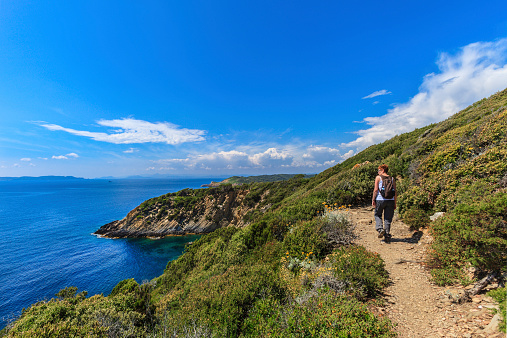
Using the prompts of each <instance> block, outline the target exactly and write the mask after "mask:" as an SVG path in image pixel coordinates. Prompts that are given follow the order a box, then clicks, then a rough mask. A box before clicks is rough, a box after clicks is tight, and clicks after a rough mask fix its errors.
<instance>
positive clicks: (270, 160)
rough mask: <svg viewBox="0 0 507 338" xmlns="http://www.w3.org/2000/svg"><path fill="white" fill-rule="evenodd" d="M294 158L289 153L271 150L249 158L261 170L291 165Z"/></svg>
mask: <svg viewBox="0 0 507 338" xmlns="http://www.w3.org/2000/svg"><path fill="white" fill-rule="evenodd" d="M293 158H294V156H293V155H291V154H289V152H288V151H284V150H280V151H279V150H277V149H276V148H269V149H268V150H266V151H265V152H263V153H257V154H254V155H252V156H250V157H249V160H250V162H252V163H253V164H254V165H256V166H259V167H261V168H266V167H268V168H271V167H276V166H283V165H291V164H292V160H293Z"/></svg>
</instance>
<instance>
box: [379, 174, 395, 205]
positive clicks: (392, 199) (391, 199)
mask: <svg viewBox="0 0 507 338" xmlns="http://www.w3.org/2000/svg"><path fill="white" fill-rule="evenodd" d="M381 189H382V176H380V181H379V182H378V192H377V198H376V200H377V201H394V197H393V198H384V197H382V194H381V193H380V190H381Z"/></svg>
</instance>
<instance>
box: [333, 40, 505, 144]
mask: <svg viewBox="0 0 507 338" xmlns="http://www.w3.org/2000/svg"><path fill="white" fill-rule="evenodd" d="M506 63H507V39H501V40H499V41H496V42H476V43H472V44H469V45H467V46H465V47H463V48H461V49H460V50H459V52H458V53H456V54H455V55H451V54H447V53H442V54H440V55H439V58H438V61H437V65H438V69H439V72H438V73H431V74H428V75H426V76H425V77H424V79H423V82H422V84H421V86H420V87H419V93H417V94H416V95H415V96H414V97H413V98H411V99H410V100H409V101H408V102H406V103H403V104H400V105H397V106H395V107H394V108H393V109H389V110H388V113H387V114H385V115H383V116H380V117H367V118H365V119H364V122H366V123H367V124H368V125H370V126H371V127H370V128H368V129H363V130H359V131H358V132H357V133H356V134H358V135H359V137H358V138H357V139H356V140H354V141H352V142H349V143H344V144H342V145H341V146H342V147H355V148H356V150H362V149H364V148H366V147H368V146H370V145H372V144H376V143H380V142H383V141H385V140H387V139H390V138H392V137H393V136H396V135H399V134H402V133H405V132H409V131H412V130H414V129H416V128H420V127H423V126H426V125H428V124H431V123H435V122H440V121H443V120H445V119H446V118H448V117H449V116H451V115H453V114H455V113H457V112H458V111H460V110H461V109H464V108H466V107H467V106H469V105H470V104H472V103H474V102H475V101H478V100H480V99H482V98H485V97H488V96H490V95H492V94H494V93H495V92H497V91H499V90H503V89H505V88H506V87H507V64H506ZM382 92H384V90H382V91H378V92H375V93H372V94H370V95H368V96H365V97H364V98H370V97H374V96H378V95H382V94H379V93H382Z"/></svg>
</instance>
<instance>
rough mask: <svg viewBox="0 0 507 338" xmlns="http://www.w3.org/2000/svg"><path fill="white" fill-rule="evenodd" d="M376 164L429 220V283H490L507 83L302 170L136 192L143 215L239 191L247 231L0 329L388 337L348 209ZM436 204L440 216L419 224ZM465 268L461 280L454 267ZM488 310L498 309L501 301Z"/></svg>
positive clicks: (503, 213) (372, 265)
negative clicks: (314, 170) (449, 112)
mask: <svg viewBox="0 0 507 338" xmlns="http://www.w3.org/2000/svg"><path fill="white" fill-rule="evenodd" d="M382 163H386V164H387V165H388V166H389V168H390V172H389V173H390V174H391V175H393V176H395V177H396V179H397V188H398V196H399V198H398V211H399V214H400V216H401V217H402V218H403V219H404V220H405V221H406V222H407V223H408V224H409V225H410V226H411V227H412V229H413V230H418V229H420V228H421V227H430V230H431V234H432V236H433V238H434V241H433V243H432V246H431V248H430V253H429V256H428V266H429V267H430V268H431V273H432V276H433V278H434V281H435V282H436V283H438V284H440V285H445V284H453V283H463V284H468V283H471V282H474V281H476V280H477V279H479V278H482V277H483V276H485V275H486V274H488V273H493V272H494V273H496V276H497V278H498V279H501V277H500V276H502V274H504V273H505V269H506V268H505V264H504V263H505V261H506V259H507V190H506V189H507V90H504V91H502V92H499V93H497V94H495V95H493V96H492V97H490V98H488V99H484V100H481V101H479V102H477V103H475V104H473V105H472V106H470V107H468V108H466V109H464V110H463V111H461V112H459V113H457V114H456V115H454V116H452V117H451V118H449V119H447V120H445V121H443V122H441V123H438V124H434V125H430V126H427V127H424V128H420V129H417V130H414V131H412V132H410V133H406V134H402V135H398V136H396V137H394V138H392V139H390V140H388V141H386V142H384V143H381V144H378V145H374V146H371V147H369V148H368V149H366V150H364V151H362V152H361V153H359V154H357V155H355V156H354V157H352V158H350V159H348V160H346V161H344V162H343V163H341V164H339V165H337V166H335V167H332V168H330V169H328V170H326V171H324V172H322V173H320V174H318V175H316V176H314V177H311V178H306V177H303V176H302V175H300V176H294V177H292V178H290V179H289V180H285V181H279V182H254V183H246V184H242V185H238V186H232V185H220V186H219V187H217V188H210V189H200V190H188V189H186V190H183V191H181V192H178V193H174V194H167V195H163V196H160V197H158V198H156V199H152V200H148V201H146V202H144V203H143V204H142V205H141V208H142V209H143V210H146V212H148V211H149V212H155V211H156V212H157V213H165V212H169V210H170V207H171V206H172V205H178V206H179V207H181V208H184V209H187V210H190V209H192V208H193V206H194V205H195V203H196V202H197V201H199V200H201V199H203V198H219V196H220V194H223V193H225V192H227V191H230V189H242V190H243V191H247V194H246V195H245V198H244V200H243V204H244V205H247V206H249V207H251V208H253V209H252V210H251V211H250V212H248V213H247V215H246V216H245V218H246V219H247V221H248V225H247V226H245V227H242V228H235V227H225V228H221V229H218V230H216V231H214V232H213V233H211V234H208V235H205V236H202V237H201V238H200V239H199V240H197V241H196V242H194V243H193V244H192V245H190V246H188V247H187V248H186V250H185V253H184V254H183V255H182V256H181V257H179V258H178V259H177V260H175V261H172V262H169V264H168V265H167V267H166V269H165V272H164V273H163V274H162V275H161V276H160V277H158V278H156V279H155V280H153V281H152V282H150V283H149V284H144V285H138V284H137V283H135V282H134V281H132V280H127V281H123V282H120V284H118V286H117V287H116V288H115V289H114V290H113V292H112V293H111V295H109V296H107V297H103V296H102V295H96V296H92V297H90V298H86V297H85V295H84V294H83V293H80V294H76V293H75V290H74V289H70V290H67V291H62V293H61V294H60V295H59V296H58V298H55V299H52V300H50V301H45V302H40V303H37V304H34V305H33V306H32V307H30V308H29V309H26V310H24V311H23V313H22V315H21V316H20V318H19V319H18V320H17V321H15V322H13V323H11V324H10V325H9V326H8V327H7V328H6V329H5V330H3V331H2V334H3V335H7V336H26V337H28V336H34V334H35V336H37V335H38V336H41V337H44V336H58V335H61V336H63V335H62V334H61V332H63V331H64V330H70V331H66V332H72V334H74V335H75V336H115V335H116V336H118V335H119V336H146V337H167V336H192V335H194V336H205V337H206V336H217V337H221V336H231V337H236V336H253V335H261V336H268V335H272V336H276V337H282V336H333V337H372V336H375V337H390V336H393V327H392V324H391V323H390V322H389V321H388V320H387V319H385V318H382V317H378V316H376V315H374V314H373V313H371V312H370V311H369V310H368V309H369V305H370V304H371V303H379V302H381V301H382V299H381V297H380V295H381V292H382V289H383V288H384V287H385V286H386V285H387V283H388V281H389V276H388V274H387V272H386V270H385V268H384V263H383V261H382V259H381V258H380V257H379V256H378V255H377V254H375V253H372V252H368V251H367V250H366V249H365V248H363V247H361V246H357V245H354V235H353V231H352V229H353V224H351V222H350V219H349V218H348V214H347V208H349V207H354V206H364V205H367V204H369V203H370V201H371V193H372V182H373V180H374V178H375V175H376V172H377V167H378V165H380V164H382ZM163 206H165V209H163V208H162V207H163ZM155 208H156V209H155ZM150 210H151V211H150ZM435 212H444V213H445V214H444V216H443V217H441V218H439V219H438V220H436V221H434V222H430V220H429V216H430V215H432V214H433V213H435ZM470 267H472V268H474V271H475V273H474V275H472V276H471V275H467V274H466V273H465V272H466V271H469V270H470V269H469V268H470ZM500 282H501V280H500ZM499 290H500V289H499ZM501 292H502V291H500V293H501ZM493 296H494V297H496V298H498V299H501V294H500V295H498V294H494V295H493ZM503 297H505V290H504V291H503ZM503 299H504V298H503ZM501 311H503V315H504V316H505V307H503V310H501Z"/></svg>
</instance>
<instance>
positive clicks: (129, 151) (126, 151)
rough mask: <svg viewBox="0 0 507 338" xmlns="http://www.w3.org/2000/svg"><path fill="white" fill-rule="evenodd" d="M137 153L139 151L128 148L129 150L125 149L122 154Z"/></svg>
mask: <svg viewBox="0 0 507 338" xmlns="http://www.w3.org/2000/svg"><path fill="white" fill-rule="evenodd" d="M138 151H139V149H136V148H129V149H127V150H124V151H123V152H124V153H125V154H132V153H136V152H138Z"/></svg>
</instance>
